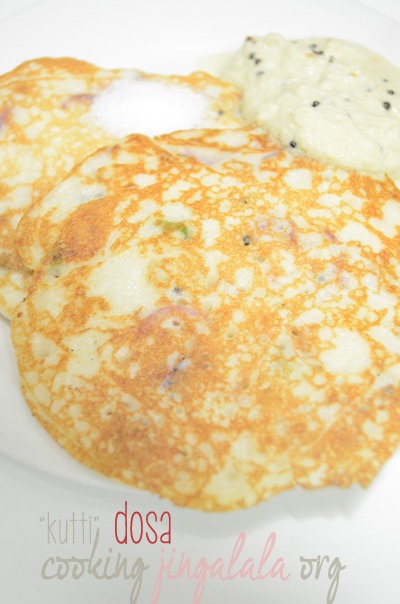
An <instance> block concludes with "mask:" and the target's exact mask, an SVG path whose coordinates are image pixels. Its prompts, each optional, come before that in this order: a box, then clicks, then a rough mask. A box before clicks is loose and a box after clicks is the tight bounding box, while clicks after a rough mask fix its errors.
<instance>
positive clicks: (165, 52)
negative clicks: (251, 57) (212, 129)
mask: <svg viewBox="0 0 400 604" xmlns="http://www.w3.org/2000/svg"><path fill="white" fill-rule="evenodd" d="M363 4H364V5H365V6H369V7H372V8H376V9H378V10H380V11H381V12H382V13H384V14H386V15H388V16H389V17H391V18H392V19H395V20H397V21H398V22H400V3H399V2H398V1H397V0H364V3H363ZM268 31H280V32H282V33H284V34H285V35H286V36H287V37H295V36H297V37H300V36H303V35H309V34H319V35H333V36H339V37H344V38H348V39H351V40H353V41H358V42H361V43H363V44H365V45H367V46H369V47H370V48H373V49H375V50H377V51H379V52H380V53H381V54H384V55H386V56H387V57H388V58H390V59H391V60H392V61H394V62H397V63H398V64H399V65H400V56H399V49H400V25H399V24H396V23H395V22H393V21H390V20H387V19H386V18H385V17H384V16H383V15H379V14H375V13H371V12H370V11H369V10H368V9H365V8H363V6H362V5H361V4H355V3H352V2H350V0H342V1H341V2H340V1H336V2H329V1H326V2H317V0H314V1H313V0H308V1H307V0H304V1H303V2H301V1H298V2H296V1H295V0H292V1H290V0H280V1H278V2H277V1H276V0H273V1H270V0H260V1H258V0H241V1H240V2H239V0H229V1H228V0H221V1H219V2H217V0H214V2H212V1H211V0H202V1H200V0H197V1H196V2H194V1H192V2H190V1H186V2H184V1H183V0H182V1H181V2H179V1H178V0H173V1H171V2H169V1H166V2H162V1H161V0H158V1H151V0H147V2H129V1H128V0H117V1H114V2H113V1H112V0H108V1H107V0H68V1H67V2H65V3H63V2H60V1H58V0H39V1H37V2H30V1H29V0H0V49H1V53H0V71H1V72H4V71H6V70H7V69H11V68H13V67H14V66H16V65H17V64H18V63H20V62H22V61H24V60H27V59H29V58H34V57H38V56H43V55H50V56H61V55H69V56H74V57H76V58H81V59H86V60H90V61H93V62H95V63H97V64H100V65H103V66H109V67H138V68H141V69H145V70H146V69H147V70H153V71H156V72H164V73H168V72H171V71H173V70H174V71H189V70H193V69H194V67H195V64H196V61H197V60H198V59H200V58H201V57H202V56H203V55H204V54H208V53H210V54H212V53H216V52H223V51H228V50H233V49H235V48H237V47H238V46H239V45H240V43H241V40H242V39H243V37H244V36H245V35H247V34H250V33H256V34H263V33H267V32H268ZM0 380H1V381H0V602H2V603H3V602H4V603H6V604H22V603H23V602H31V603H33V604H50V603H51V604H53V603H54V602H57V603H58V604H72V603H73V604H87V603H91V602H96V604H109V603H111V602H112V603H114V604H125V603H126V604H128V602H129V598H130V596H129V594H130V591H131V588H132V581H130V580H124V579H122V578H119V579H110V580H98V579H95V578H94V577H93V576H87V575H85V576H84V577H82V578H81V579H79V580H74V579H72V578H71V577H67V578H66V579H64V580H63V581H60V580H56V579H54V580H48V581H45V580H44V579H43V578H41V576H40V572H41V568H42V564H43V563H44V561H45V560H46V559H47V558H49V557H51V556H57V555H58V556H61V557H70V556H76V557H88V556H89V554H90V549H91V548H90V546H89V544H88V543H87V542H86V543H85V544H83V543H82V539H81V537H80V535H75V540H74V541H75V542H72V534H71V532H70V533H69V535H68V543H66V544H63V545H56V544H54V543H48V542H47V541H48V533H47V526H46V520H45V521H41V520H40V518H41V517H46V515H47V513H49V514H50V518H51V520H54V519H61V520H62V522H63V526H65V520H67V519H69V518H71V515H72V513H75V516H76V517H79V516H81V514H82V512H84V513H85V515H86V516H87V517H89V516H91V517H92V518H94V517H96V518H97V517H98V521H96V522H95V521H94V520H93V523H94V526H98V527H99V528H100V543H99V551H98V555H99V556H101V557H103V558H106V557H107V556H110V560H111V562H110V569H112V565H113V563H114V566H115V560H116V555H117V553H118V552H120V553H121V554H122V555H124V556H126V558H127V559H128V560H129V562H130V565H131V566H132V564H133V563H134V562H135V560H136V559H137V558H138V557H142V558H143V560H144V562H145V563H146V564H147V565H149V568H148V570H146V571H145V573H144V576H143V584H142V588H141V591H140V596H139V598H138V600H137V601H138V602H141V603H148V602H150V601H151V593H152V590H153V587H154V584H155V581H156V577H157V573H158V569H159V566H160V561H161V555H162V551H161V547H162V546H161V545H160V544H159V543H157V544H155V545H148V544H144V543H143V542H142V543H141V544H139V545H134V544H132V543H131V544H128V545H126V546H118V545H117V544H116V542H115V538H114V535H113V524H114V516H115V514H116V512H117V511H118V510H120V509H122V505H123V502H124V501H125V500H127V501H128V504H129V510H130V512H131V513H132V512H133V511H135V510H138V511H140V512H141V513H142V514H143V515H146V513H147V512H149V511H151V510H154V511H156V512H157V513H158V514H159V513H161V512H162V511H164V510H168V511H170V513H171V517H172V544H171V546H166V547H165V556H166V557H168V556H171V555H174V556H175V559H177V558H179V556H180V555H181V554H185V555H186V556H190V558H191V560H192V563H196V562H197V561H198V560H199V559H200V558H201V557H202V556H205V557H206V558H207V560H208V561H209V562H210V563H212V562H213V561H214V560H215V559H216V558H218V557H219V556H222V557H223V559H224V560H225V561H226V564H227V563H228V560H229V556H230V553H231V551H232V548H233V546H234V543H235V541H236V538H237V536H238V534H239V533H240V532H241V531H243V532H245V534H246V545H245V548H244V550H243V552H242V555H241V558H240V560H241V562H242V563H243V562H244V561H245V559H246V558H248V557H250V556H251V557H253V558H254V560H255V561H256V564H258V562H259V559H260V555H261V551H262V549H263V546H264V543H265V541H266V539H267V537H268V535H269V534H270V533H271V532H275V534H276V538H277V542H276V546H275V549H274V551H273V554H272V556H271V560H272V562H273V561H274V560H275V559H276V558H278V557H279V556H282V557H283V558H284V560H285V568H286V572H290V573H291V576H290V578H289V579H288V580H287V581H286V582H282V581H280V580H279V579H265V580H262V581H255V582H251V581H250V580H249V579H240V578H237V579H235V580H231V581H221V580H218V579H208V580H207V582H206V586H205V590H204V594H203V597H202V599H201V602H202V603H204V604H217V603H218V604H219V603H229V604H242V603H246V604H247V603H248V604H261V603H263V604H267V603H270V604H324V603H325V602H326V601H327V592H328V588H329V585H330V582H331V579H329V577H328V575H327V567H324V568H323V570H322V571H321V575H320V578H319V579H318V580H315V579H313V578H310V579H308V580H301V578H300V574H299V573H300V561H299V558H300V556H304V557H314V556H317V555H321V556H323V555H328V556H329V557H330V560H332V559H333V558H334V557H336V556H337V557H339V558H340V561H341V563H342V564H343V565H346V569H344V570H343V571H342V572H341V574H340V583H339V588H338V592H337V595H336V598H335V603H337V604H378V603H379V604H397V603H398V602H400V519H399V513H398V511H399V510H400V455H396V456H395V457H394V458H392V460H390V462H389V463H388V464H387V465H386V466H385V467H384V469H383V471H382V472H381V474H380V475H379V476H378V478H377V480H376V481H375V482H374V484H373V485H372V487H371V488H370V489H369V490H368V491H366V492H364V491H362V490H361V489H359V488H356V487H354V488H352V489H350V490H348V491H340V490H335V489H326V490H323V491H318V492H313V493H309V492H306V491H302V490H300V489H298V490H296V491H294V492H291V493H283V494H281V495H280V496H278V497H275V498H274V499H272V500H271V501H269V502H266V503H264V504H261V505H259V506H257V507H256V508H254V509H250V510H245V511H241V512H235V513H231V514H202V513H200V512H195V511H191V510H183V509H178V508H176V507H175V506H173V505H172V504H170V503H169V502H166V501H161V500H159V499H158V498H156V497H153V496H151V495H148V494H146V493H137V492H135V491H133V490H125V489H123V488H122V487H118V486H114V485H113V484H111V483H109V482H108V481H105V480H102V479H99V478H97V477H96V476H95V475H93V474H91V473H90V472H89V471H86V470H85V469H84V468H81V467H80V466H78V464H76V463H75V462H74V461H73V460H70V459H69V458H67V456H66V454H64V453H63V452H62V451H61V450H59V449H58V448H57V447H56V446H55V445H54V444H53V443H52V441H51V440H50V438H49V437H47V435H46V434H45V433H44V431H43V430H42V429H41V428H40V427H39V426H38V425H37V424H36V423H35V422H34V421H33V419H32V418H31V417H30V414H29V411H28V410H27V408H26V406H25V405H24V403H23V401H22V398H21V396H20V395H19V392H18V387H17V373H16V368H15V362H14V359H13V355H12V350H11V347H10V344H9V341H8V325H7V324H6V322H1V323H0ZM57 526H58V525H57V522H56V523H55V525H53V527H54V529H57ZM163 526H165V523H164V525H163ZM70 528H71V526H70ZM56 532H57V531H56V530H54V531H53V534H54V533H56ZM160 532H163V530H160ZM50 541H51V535H50ZM173 548H174V549H173ZM110 550H111V551H110ZM112 561H114V562H112ZM176 568H177V567H176V563H175V565H174V566H173V569H175V571H176ZM265 570H267V566H266V567H265V568H264V572H265ZM195 587H196V581H195V580H187V579H186V580H183V579H177V580H175V581H168V580H165V581H164V583H163V585H162V589H161V593H160V598H159V600H158V601H159V602H160V604H176V603H184V604H189V603H190V602H193V601H194V600H193V594H194V590H195Z"/></svg>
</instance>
